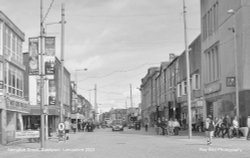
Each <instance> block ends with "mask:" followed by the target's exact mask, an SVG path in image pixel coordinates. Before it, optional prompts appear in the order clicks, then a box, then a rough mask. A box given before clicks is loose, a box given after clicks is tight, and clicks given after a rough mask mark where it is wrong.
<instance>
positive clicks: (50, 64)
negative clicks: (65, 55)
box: [45, 61, 55, 75]
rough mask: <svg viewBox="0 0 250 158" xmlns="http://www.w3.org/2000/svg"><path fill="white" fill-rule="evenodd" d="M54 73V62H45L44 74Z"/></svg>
mask: <svg viewBox="0 0 250 158" xmlns="http://www.w3.org/2000/svg"><path fill="white" fill-rule="evenodd" d="M54 73H55V62H54V61H46V62H45V74H46V75H53V74H54Z"/></svg>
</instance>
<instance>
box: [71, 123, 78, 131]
mask: <svg viewBox="0 0 250 158" xmlns="http://www.w3.org/2000/svg"><path fill="white" fill-rule="evenodd" d="M76 128H77V124H76V122H73V124H72V129H73V131H74V134H75V133H76Z"/></svg>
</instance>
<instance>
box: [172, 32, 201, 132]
mask: <svg viewBox="0 0 250 158" xmlns="http://www.w3.org/2000/svg"><path fill="white" fill-rule="evenodd" d="M189 50H190V52H189V61H190V92H191V120H192V124H193V126H194V125H195V124H196V123H198V122H199V121H204V119H205V117H204V98H203V95H202V90H201V79H200V78H201V71H202V68H201V39H200V35H199V36H198V37H197V38H196V39H195V40H194V41H193V42H192V43H191V44H190V45H189ZM175 67H176V83H175V84H177V85H176V96H177V104H176V105H177V107H176V109H178V110H177V113H178V116H177V118H179V119H180V121H181V123H182V124H183V125H184V127H185V125H187V124H188V105H187V69H186V53H185V52H183V53H182V54H181V55H180V56H179V57H178V59H177V60H176V66H175Z"/></svg>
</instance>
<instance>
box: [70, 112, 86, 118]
mask: <svg viewBox="0 0 250 158" xmlns="http://www.w3.org/2000/svg"><path fill="white" fill-rule="evenodd" d="M70 116H71V119H85V117H84V116H83V114H79V113H76V114H71V115H70Z"/></svg>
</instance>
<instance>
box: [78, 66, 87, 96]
mask: <svg viewBox="0 0 250 158" xmlns="http://www.w3.org/2000/svg"><path fill="white" fill-rule="evenodd" d="M79 71H88V69H87V68H84V69H75V82H76V92H77V87H78V72H79Z"/></svg>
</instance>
